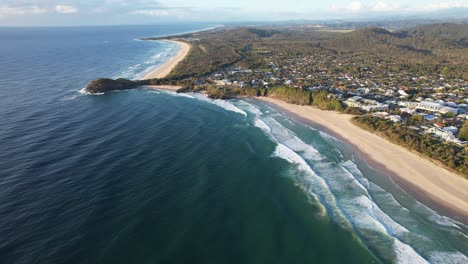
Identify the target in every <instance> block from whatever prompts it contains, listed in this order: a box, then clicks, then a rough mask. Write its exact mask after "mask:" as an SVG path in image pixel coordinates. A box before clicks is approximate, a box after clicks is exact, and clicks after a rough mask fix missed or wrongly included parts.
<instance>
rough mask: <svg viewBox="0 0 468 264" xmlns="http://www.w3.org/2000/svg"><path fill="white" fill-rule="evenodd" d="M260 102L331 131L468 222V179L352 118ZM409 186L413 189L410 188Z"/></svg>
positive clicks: (329, 112)
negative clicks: (358, 125) (371, 130)
mask: <svg viewBox="0 0 468 264" xmlns="http://www.w3.org/2000/svg"><path fill="white" fill-rule="evenodd" d="M259 99H260V100H263V101H267V102H269V103H272V104H274V105H276V106H279V107H280V108H282V109H284V110H286V111H288V112H291V113H293V114H295V115H297V116H299V117H301V118H304V119H306V120H308V121H311V122H313V123H316V124H318V125H321V126H323V127H325V128H326V129H329V130H330V131H331V132H333V133H334V134H336V135H338V136H339V137H341V138H342V139H344V140H345V141H348V142H349V143H351V144H352V145H354V146H355V147H356V148H357V150H359V151H360V152H361V153H363V154H364V155H365V156H367V158H368V159H370V160H371V161H372V163H373V164H377V165H378V166H377V167H380V168H382V169H385V170H387V171H388V172H390V174H391V176H393V177H397V178H399V179H395V180H396V181H397V182H399V183H401V182H402V183H404V184H403V185H404V186H402V187H404V189H406V190H409V191H413V192H412V194H414V193H415V192H418V193H419V194H421V195H419V197H418V195H416V197H418V198H427V199H428V200H429V201H428V202H429V203H431V202H432V203H436V204H435V207H436V209H440V210H439V211H441V212H444V213H449V214H452V216H456V218H457V219H458V220H462V222H465V223H466V222H467V221H468V180H466V179H464V178H462V177H461V176H459V175H456V174H455V173H452V172H450V171H448V170H446V169H444V168H442V167H439V166H437V165H436V164H434V163H432V162H431V161H429V160H427V159H424V158H422V157H420V156H419V155H417V154H415V153H412V152H411V151H409V150H407V149H405V148H404V147H401V146H398V145H396V144H393V143H391V142H389V141H387V140H386V139H384V138H382V137H380V136H377V135H375V134H373V133H371V132H368V131H366V130H363V129H361V128H359V127H357V126H356V125H354V124H353V123H352V122H351V118H352V116H350V115H344V114H340V113H337V112H333V111H323V110H319V109H316V108H313V107H310V106H299V105H293V104H288V103H285V102H283V101H280V100H277V99H272V98H265V97H260V98H259ZM407 184H409V185H411V186H406V185H407ZM405 187H407V188H405ZM421 192H422V193H421ZM425 200H426V199H425Z"/></svg>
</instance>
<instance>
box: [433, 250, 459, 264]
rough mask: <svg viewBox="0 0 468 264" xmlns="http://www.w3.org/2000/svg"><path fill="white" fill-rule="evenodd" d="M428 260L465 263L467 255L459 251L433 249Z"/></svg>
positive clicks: (451, 263)
mask: <svg viewBox="0 0 468 264" xmlns="http://www.w3.org/2000/svg"><path fill="white" fill-rule="evenodd" d="M429 261H430V262H431V263H447V264H466V263H468V257H467V256H465V255H463V254H462V253H460V252H440V251H434V252H432V253H431V254H430V257H429Z"/></svg>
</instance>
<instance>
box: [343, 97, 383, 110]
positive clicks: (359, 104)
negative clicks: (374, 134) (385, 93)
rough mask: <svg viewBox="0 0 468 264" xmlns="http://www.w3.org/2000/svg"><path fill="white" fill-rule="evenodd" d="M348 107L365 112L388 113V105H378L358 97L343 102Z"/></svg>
mask: <svg viewBox="0 0 468 264" xmlns="http://www.w3.org/2000/svg"><path fill="white" fill-rule="evenodd" d="M343 103H344V104H345V105H346V106H348V107H354V108H359V109H361V110H364V111H366V112H385V111H388V105H387V104H382V103H379V102H377V101H375V100H370V99H364V98H362V97H360V96H353V97H351V98H348V99H347V100H346V101H344V102H343Z"/></svg>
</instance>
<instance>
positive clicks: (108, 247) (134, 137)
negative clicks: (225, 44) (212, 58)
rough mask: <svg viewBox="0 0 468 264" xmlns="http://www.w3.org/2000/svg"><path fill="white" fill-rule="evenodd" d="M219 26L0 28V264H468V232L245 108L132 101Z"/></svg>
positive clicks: (302, 126) (310, 132)
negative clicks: (97, 82)
mask: <svg viewBox="0 0 468 264" xmlns="http://www.w3.org/2000/svg"><path fill="white" fill-rule="evenodd" d="M213 26H215V25H206V24H191V25H186V24H177V25H153V26H119V27H76V28H73V27H72V28H0V39H1V41H0V59H1V63H0V81H1V84H0V263H5V264H7V263H428V262H429V263H467V262H468V258H467V254H468V227H467V226H466V225H464V224H462V223H459V222H457V221H455V220H453V219H450V218H448V217H445V216H442V215H441V214H439V213H437V212H435V211H434V210H432V209H430V208H429V207H427V206H425V205H424V204H422V203H421V202H419V201H416V200H415V199H414V198H412V197H411V196H410V195H409V194H407V193H406V192H405V191H403V190H402V189H401V188H400V187H398V185H396V184H395V183H394V182H393V181H392V180H391V178H389V177H388V176H387V175H385V174H383V173H382V172H379V171H378V170H376V169H374V168H372V166H371V165H369V164H367V163H366V161H365V160H363V159H362V158H361V157H360V156H359V155H358V153H356V152H355V151H354V150H353V148H351V147H350V146H348V145H347V144H345V143H343V142H341V141H340V140H339V139H337V138H335V137H333V136H331V135H329V134H326V133H324V132H323V131H320V130H319V129H317V128H315V127H313V126H312V125H310V124H306V123H303V122H302V121H301V120H297V119H295V118H294V117H292V116H290V115H288V114H287V113H284V112H282V111H281V110H279V109H276V108H274V107H272V106H270V105H267V104H265V103H263V102H260V101H258V100H255V99H238V100H231V101H219V100H214V101H213V100H210V99H208V98H206V97H205V96H203V95H201V94H176V93H173V92H167V91H157V90H148V89H143V88H141V89H135V90H131V91H121V92H111V93H108V94H104V95H86V94H84V93H83V92H81V91H82V89H83V88H84V87H85V86H86V85H87V83H89V82H90V81H91V80H93V79H96V78H99V77H112V78H117V77H124V78H131V79H136V78H139V77H141V76H144V75H145V74H146V73H147V72H148V71H150V70H151V69H154V68H156V67H157V66H158V65H161V64H162V63H164V62H165V61H167V60H168V59H169V58H170V57H171V56H173V55H174V54H176V53H177V45H175V44H173V43H169V42H156V41H154V42H149V41H139V40H138V38H141V37H149V36H163V35H170V34H177V33H182V32H190V31H196V30H201V29H204V28H210V27H213Z"/></svg>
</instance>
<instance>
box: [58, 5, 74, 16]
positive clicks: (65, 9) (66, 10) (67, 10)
mask: <svg viewBox="0 0 468 264" xmlns="http://www.w3.org/2000/svg"><path fill="white" fill-rule="evenodd" d="M55 12H57V13H60V14H75V13H78V9H77V8H76V7H74V6H70V5H56V6H55Z"/></svg>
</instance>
